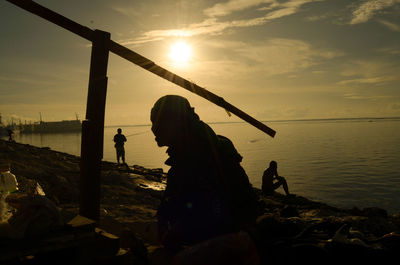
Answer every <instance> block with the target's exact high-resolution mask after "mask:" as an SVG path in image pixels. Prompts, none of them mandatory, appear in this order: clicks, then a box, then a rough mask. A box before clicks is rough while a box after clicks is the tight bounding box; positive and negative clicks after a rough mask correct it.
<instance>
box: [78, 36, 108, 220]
mask: <svg viewBox="0 0 400 265" xmlns="http://www.w3.org/2000/svg"><path fill="white" fill-rule="evenodd" d="M109 40H110V33H108V32H104V31H100V30H96V31H95V32H94V37H93V41H92V55H91V62H90V76H89V91H88V98H87V105H86V120H84V121H83V122H82V142H81V165H80V166H81V177H80V207H79V213H80V214H81V215H82V216H85V217H87V218H90V219H93V220H99V218H100V173H101V160H102V158H103V142H104V114H105V105H106V94H107V76H106V75H107V65H108V54H109V49H108V43H109Z"/></svg>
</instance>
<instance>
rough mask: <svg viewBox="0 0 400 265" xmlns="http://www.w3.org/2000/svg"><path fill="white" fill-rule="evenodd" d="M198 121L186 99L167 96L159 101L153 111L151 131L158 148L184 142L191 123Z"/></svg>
mask: <svg viewBox="0 0 400 265" xmlns="http://www.w3.org/2000/svg"><path fill="white" fill-rule="evenodd" d="M198 119H199V117H198V116H197V114H195V113H194V109H193V108H192V107H191V106H190V103H189V101H188V100H187V99H186V98H184V97H181V96H177V95H167V96H164V97H161V98H160V99H158V100H157V101H156V103H155V104H154V106H153V108H152V109H151V115H150V120H151V122H152V127H151V130H152V131H153V133H154V135H155V137H156V141H157V144H158V146H173V145H174V144H177V143H178V142H179V141H181V140H182V136H183V135H184V133H186V132H187V128H188V126H189V124H190V122H191V121H193V120H198Z"/></svg>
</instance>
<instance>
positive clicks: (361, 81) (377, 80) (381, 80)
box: [338, 76, 396, 85]
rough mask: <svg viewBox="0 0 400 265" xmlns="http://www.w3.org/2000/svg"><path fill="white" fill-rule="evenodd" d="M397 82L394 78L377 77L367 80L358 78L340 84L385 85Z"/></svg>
mask: <svg viewBox="0 0 400 265" xmlns="http://www.w3.org/2000/svg"><path fill="white" fill-rule="evenodd" d="M393 80H396V78H395V77H394V76H377V77H367V78H356V79H350V80H343V81H340V82H338V84H339V85H349V84H384V83H387V82H389V81H393Z"/></svg>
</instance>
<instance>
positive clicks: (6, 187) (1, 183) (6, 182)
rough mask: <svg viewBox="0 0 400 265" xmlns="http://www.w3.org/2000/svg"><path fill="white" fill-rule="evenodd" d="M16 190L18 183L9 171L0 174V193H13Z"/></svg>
mask: <svg viewBox="0 0 400 265" xmlns="http://www.w3.org/2000/svg"><path fill="white" fill-rule="evenodd" d="M17 190H18V181H17V178H16V177H15V175H14V174H12V173H11V172H10V171H5V172H1V173H0V192H1V193H13V192H15V191H17Z"/></svg>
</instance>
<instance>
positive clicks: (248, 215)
mask: <svg viewBox="0 0 400 265" xmlns="http://www.w3.org/2000/svg"><path fill="white" fill-rule="evenodd" d="M151 121H152V131H153V133H154V135H155V140H156V142H157V144H158V146H167V147H168V149H167V153H168V155H169V158H168V159H167V161H166V162H165V164H167V165H169V166H171V168H170V170H169V171H168V179H167V187H166V190H165V193H164V196H163V199H162V202H161V204H160V206H159V209H158V213H157V217H158V225H159V236H160V240H161V242H162V243H163V244H164V245H165V246H166V247H167V248H170V249H171V250H174V249H175V250H177V249H178V248H179V246H181V245H185V244H194V243H197V242H200V241H202V240H204V239H208V238H210V237H213V236H216V235H220V234H224V233H229V232H234V231H239V230H240V229H244V228H245V227H246V226H250V225H251V224H253V223H254V222H255V219H256V217H257V202H258V201H257V196H256V195H255V193H254V190H253V188H252V186H251V184H250V183H249V180H248V177H247V175H246V172H245V171H244V170H243V168H242V167H241V166H240V162H241V160H242V157H241V156H240V154H239V153H238V152H237V151H236V149H235V147H234V146H233V144H232V142H231V141H230V140H229V139H228V138H226V137H223V136H220V135H216V134H215V132H214V131H213V130H212V129H211V128H210V127H209V126H208V125H207V124H205V123H204V122H202V121H201V120H200V119H199V116H198V115H197V114H196V113H195V112H194V108H192V107H191V106H190V104H189V101H188V100H187V99H186V98H183V97H180V96H176V95H167V96H164V97H162V98H160V99H159V100H158V101H157V102H156V103H155V105H154V107H153V108H152V110H151Z"/></svg>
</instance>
